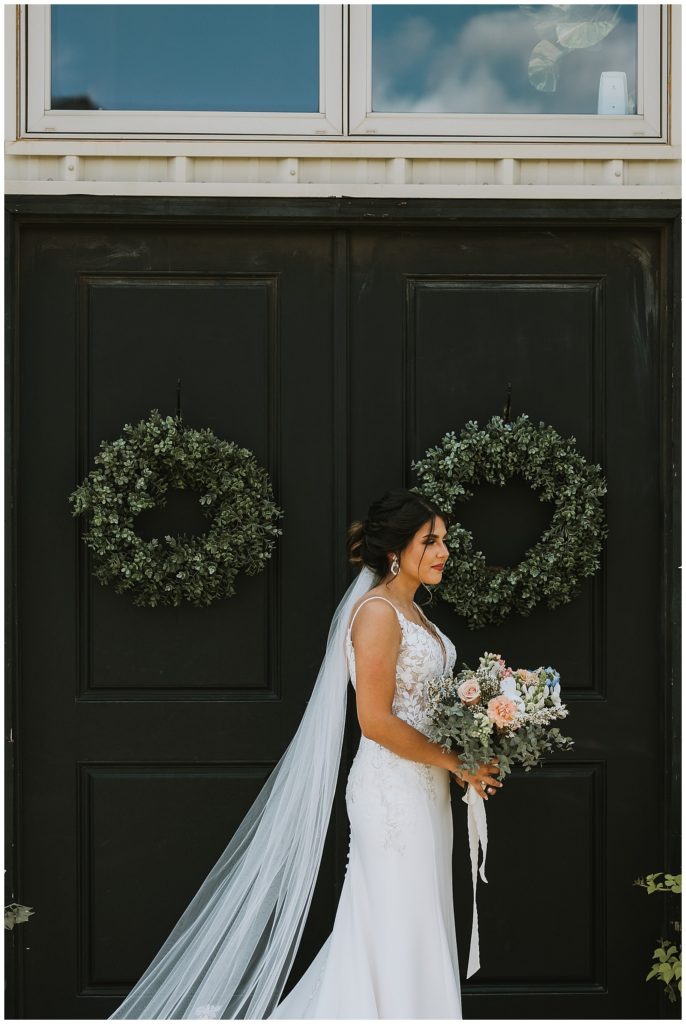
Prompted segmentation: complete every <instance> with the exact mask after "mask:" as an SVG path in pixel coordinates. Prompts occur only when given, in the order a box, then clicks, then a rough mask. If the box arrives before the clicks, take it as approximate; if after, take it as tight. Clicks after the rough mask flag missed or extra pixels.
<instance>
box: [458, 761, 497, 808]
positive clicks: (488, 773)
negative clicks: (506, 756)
mask: <svg viewBox="0 0 686 1024" xmlns="http://www.w3.org/2000/svg"><path fill="white" fill-rule="evenodd" d="M455 757H456V758H457V757H458V755H455ZM450 771H451V772H452V773H453V775H454V776H455V778H456V779H457V781H458V782H459V783H460V785H461V786H462V788H463V789H464V786H465V783H466V782H467V783H469V785H470V786H473V787H474V789H475V790H476V792H477V793H478V794H479V796H480V797H481V798H482V799H483V800H488V796H487V793H490V795H491V796H493V794H494V793H495V790H496V787H497V788H499V789H500V788H502V785H503V784H502V782H500V781H499V780H498V779H494V778H492V776H493V775H497V774H498V758H497V757H494V758H492V760H491V761H488V762H485V763H484V764H480V765H479V767H478V768H477V770H476V772H475V773H474V774H473V775H470V774H469V772H466V771H465V770H464V768H463V767H461V765H460V764H459V762H458V763H457V764H456V765H455V767H453V768H451V769H450Z"/></svg>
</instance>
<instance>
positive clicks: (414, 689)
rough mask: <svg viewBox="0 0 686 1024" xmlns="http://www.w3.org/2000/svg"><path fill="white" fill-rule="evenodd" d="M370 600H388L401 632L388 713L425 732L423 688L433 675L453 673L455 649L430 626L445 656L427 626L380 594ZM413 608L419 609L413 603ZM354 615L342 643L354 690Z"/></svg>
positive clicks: (437, 629) (449, 641)
mask: <svg viewBox="0 0 686 1024" xmlns="http://www.w3.org/2000/svg"><path fill="white" fill-rule="evenodd" d="M373 600H379V601H387V603H388V604H390V605H391V607H392V608H394V609H395V612H396V614H397V616H398V621H399V623H400V628H401V630H402V639H401V641H400V650H399V651H398V660H397V662H396V675H395V694H394V697H393V704H392V708H391V710H392V711H393V714H395V715H397V716H398V718H402V719H403V720H404V721H406V722H408V723H409V724H410V725H412V726H414V728H415V729H419V731H420V732H425V731H426V730H425V728H424V725H425V724H426V712H425V703H424V687H425V685H426V683H427V682H428V681H429V680H430V679H432V678H433V677H434V676H438V675H442V674H444V673H448V672H452V670H453V667H454V665H455V659H456V657H457V652H456V650H455V646H454V645H453V643H452V641H451V640H450V639H449V638H448V637H447V636H446V635H445V633H444V632H443V631H442V630H440V629H439V628H438V626H436V624H435V623H433V626H434V629H435V630H436V631H437V633H439V634H440V636H441V638H442V640H443V643H444V644H445V654H444V652H443V648H442V647H441V644H440V642H439V641H438V640H437V639H436V637H435V636H432V634H431V633H430V632H429V630H428V629H427V627H426V626H422V625H420V624H419V623H418V622H414V621H413V620H412V619H408V618H407V616H405V615H403V613H402V612H401V611H400V609H399V608H396V606H395V605H394V604H393V602H392V601H389V600H388V598H385V597H381V595H380V594H374V595H372V596H371V597H368V598H365V601H373ZM365 601H362V602H361V603H360V604H359V605H358V606H357V609H356V611H355V615H357V612H358V611H359V610H360V608H361V607H362V605H363V604H364V603H365ZM415 607H416V608H419V606H418V605H416V604H415ZM355 615H353V617H352V619H351V621H350V625H349V626H348V631H347V633H346V641H345V646H346V652H347V655H348V667H349V669H350V681H351V682H352V684H353V687H354V688H356V679H355V648H354V646H353V642H352V637H351V632H352V626H353V622H354V621H355Z"/></svg>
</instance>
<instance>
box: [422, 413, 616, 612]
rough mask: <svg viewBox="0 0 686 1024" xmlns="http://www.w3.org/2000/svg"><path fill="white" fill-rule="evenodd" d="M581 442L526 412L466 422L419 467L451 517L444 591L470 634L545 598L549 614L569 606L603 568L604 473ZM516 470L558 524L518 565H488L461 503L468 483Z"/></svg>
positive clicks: (427, 490) (425, 488)
mask: <svg viewBox="0 0 686 1024" xmlns="http://www.w3.org/2000/svg"><path fill="white" fill-rule="evenodd" d="M575 442H576V438H575V437H569V438H563V437H561V436H560V435H559V434H558V433H557V432H556V431H555V430H554V429H553V428H552V427H550V426H546V425H545V424H544V423H543V422H539V424H538V427H536V426H534V424H533V423H531V422H530V421H529V417H528V416H527V415H526V414H525V413H524V414H522V415H521V416H519V417H518V418H517V419H515V420H513V421H512V422H509V421H505V420H503V419H502V417H500V416H493V417H492V418H491V419H490V420H489V421H488V423H487V424H486V426H485V427H484V428H483V429H480V428H479V425H478V423H477V422H476V420H469V421H468V422H467V423H466V424H465V426H464V427H463V429H462V430H461V432H460V434H459V436H456V434H455V432H454V431H449V432H448V433H447V434H445V435H444V437H443V438H442V439H441V441H440V443H439V444H438V445H437V446H436V447H434V448H428V449H427V451H426V452H425V454H424V457H423V458H421V459H419V460H418V461H417V462H414V461H413V462H412V468H413V469H414V470H415V472H416V474H417V476H418V477H419V479H420V484H419V485H418V486H417V487H413V488H412V490H414V491H418V492H419V493H421V494H423V495H425V496H426V497H427V498H429V499H431V500H432V501H434V502H435V503H436V505H437V506H438V507H439V508H442V509H443V510H444V512H445V513H446V515H447V516H450V517H451V519H452V520H453V524H452V526H450V527H449V528H448V531H447V536H446V544H447V545H448V547H449V549H450V558H449V559H448V561H447V563H446V567H445V570H444V572H443V580H442V583H441V586H440V591H439V594H440V597H441V598H442V599H443V600H444V601H446V602H447V603H448V604H450V605H452V607H453V608H454V609H455V610H456V611H457V612H458V613H459V614H460V615H462V616H463V617H464V618H465V619H466V621H467V625H468V627H469V628H470V629H477V628H479V627H480V626H484V625H486V624H487V623H490V624H499V623H501V622H502V621H503V620H504V619H505V618H506V617H507V616H508V615H510V614H511V613H516V614H519V615H528V614H529V613H530V612H531V609H532V608H533V607H534V606H535V605H536V604H538V602H539V601H542V600H543V599H546V600H547V603H548V606H549V607H550V608H556V607H557V606H558V605H561V604H565V603H567V602H569V601H571V599H572V598H573V597H574V596H575V595H576V594H577V593H578V592H579V590H580V589H581V586H580V581H581V579H582V578H583V577H585V576H592V575H593V574H594V573H595V572H596V571H597V569H598V566H599V557H598V556H599V553H600V550H601V548H602V543H603V540H604V539H605V538H606V537H607V533H608V531H607V526H606V523H605V512H604V508H603V503H602V500H601V496H602V495H603V494H605V493H606V492H607V485H606V482H605V479H604V477H603V475H602V471H601V467H600V466H598V465H590V464H588V463H587V462H586V460H585V459H584V458H583V456H582V455H581V454H580V453H579V452H578V451H577V450H576V448H575ZM515 474H519V475H520V476H522V477H523V478H524V479H525V480H526V481H527V483H528V484H529V485H530V487H531V488H532V489H533V490H534V491H537V492H538V496H539V500H540V501H552V502H554V503H555V508H554V512H553V516H552V521H551V523H550V526H549V527H548V529H547V530H546V531H545V532H544V533H543V535H542V536H541V538H540V540H539V541H538V542H537V543H536V544H534V546H533V547H531V548H529V550H528V551H526V552H525V554H524V558H523V559H522V561H521V562H520V563H519V564H518V565H512V566H492V565H487V564H486V559H485V557H484V555H483V553H482V552H481V551H475V550H474V540H473V537H472V534H471V533H470V531H469V530H467V529H465V528H464V527H463V526H461V525H460V523H459V522H455V519H456V518H457V514H456V506H457V505H458V503H459V502H464V501H468V500H469V499H470V498H472V497H473V491H471V490H470V489H469V488H470V485H473V484H476V483H479V482H482V481H483V482H486V483H490V484H500V486H504V485H505V484H506V483H507V481H508V480H509V479H510V478H511V477H513V476H514V475H515Z"/></svg>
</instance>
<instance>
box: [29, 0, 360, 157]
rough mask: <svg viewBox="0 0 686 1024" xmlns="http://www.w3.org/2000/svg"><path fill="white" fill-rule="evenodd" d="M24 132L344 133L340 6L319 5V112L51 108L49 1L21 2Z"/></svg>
mask: <svg viewBox="0 0 686 1024" xmlns="http://www.w3.org/2000/svg"><path fill="white" fill-rule="evenodd" d="M24 7H25V11H26V21H25V26H26V47H25V53H26V54H27V58H26V59H27V85H26V88H27V96H26V106H25V109H26V136H25V137H32V136H38V135H42V136H45V134H46V133H50V135H61V134H68V135H69V137H70V138H92V137H93V136H94V135H97V136H100V137H103V136H104V137H107V138H112V137H113V136H117V137H120V138H121V137H125V138H141V137H142V136H145V137H146V138H169V137H171V136H178V135H183V136H185V137H192V138H197V137H198V136H211V137H215V136H221V137H226V136H241V137H245V136H248V137H250V138H254V137H255V136H256V135H269V134H273V133H278V134H279V135H288V136H289V137H290V136H298V135H302V136H307V137H311V136H327V135H336V136H340V135H341V133H342V131H343V6H342V5H341V4H320V5H319V112H318V113H308V112H307V111H305V112H302V113H297V112H294V113H291V112H282V111H274V112H268V111H265V112H262V111H245V112H243V111H238V112H236V111H230V112H223V111H216V110H198V111H195V110H193V111H187V110H153V111H151V110H54V111H53V110H50V81H51V45H50V7H51V5H50V4H25V5H24Z"/></svg>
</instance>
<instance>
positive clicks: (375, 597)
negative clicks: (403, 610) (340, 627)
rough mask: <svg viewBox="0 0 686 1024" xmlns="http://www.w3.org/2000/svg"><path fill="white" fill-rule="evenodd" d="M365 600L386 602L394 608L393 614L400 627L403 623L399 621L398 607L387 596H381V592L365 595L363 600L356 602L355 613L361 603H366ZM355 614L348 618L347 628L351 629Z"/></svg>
mask: <svg viewBox="0 0 686 1024" xmlns="http://www.w3.org/2000/svg"><path fill="white" fill-rule="evenodd" d="M367 601H385V602H386V604H390V606H391V608H394V609H395V614H396V615H397V616H398V621H399V622H400V628H401V629H402V625H403V624H402V622H401V621H400V613H399V611H398V609H397V608H396V607H395V605H394V604H393V602H392V601H389V600H388V598H387V597H382V596H381V594H372V596H371V597H365V599H364V601H361V602H360V603H359V604H358V606H357V608H356V609H355V615H357V613H358V612H359V610H360V608H361V607H362V605H363V604H366V603H367ZM355 615H353V617H352V619H351V620H350V625H349V626H348V629H352V628H353V622H354V621H355Z"/></svg>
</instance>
